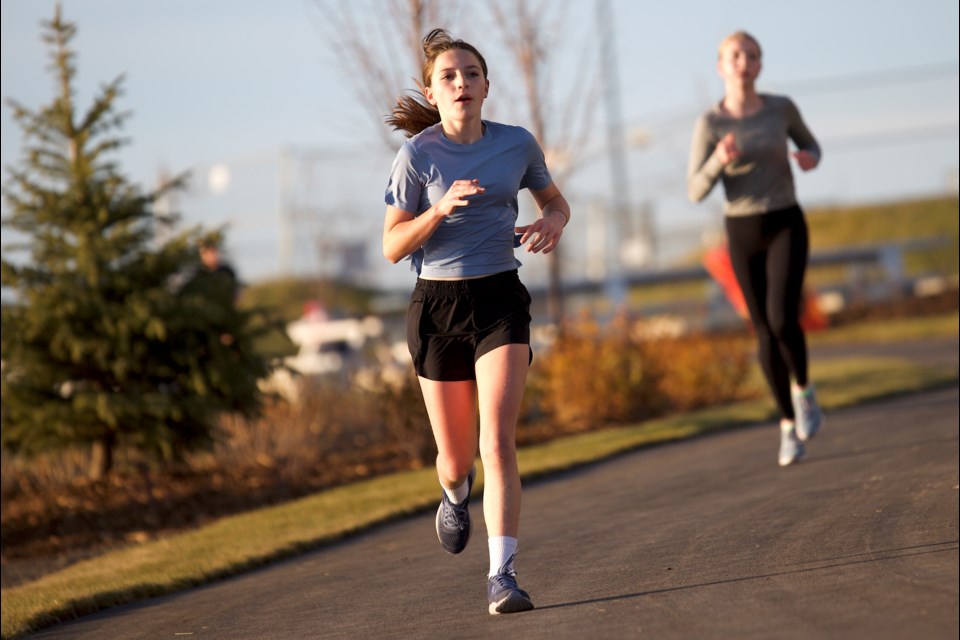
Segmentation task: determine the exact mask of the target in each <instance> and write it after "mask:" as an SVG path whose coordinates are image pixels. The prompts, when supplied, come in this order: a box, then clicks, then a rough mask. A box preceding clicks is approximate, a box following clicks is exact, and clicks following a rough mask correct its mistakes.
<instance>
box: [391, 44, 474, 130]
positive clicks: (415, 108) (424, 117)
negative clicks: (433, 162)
mask: <svg viewBox="0 0 960 640" xmlns="http://www.w3.org/2000/svg"><path fill="white" fill-rule="evenodd" d="M422 44H423V56H424V58H423V69H422V70H421V72H422V76H423V84H422V85H421V90H422V89H423V88H424V87H429V86H430V83H431V82H432V81H433V67H434V63H436V61H437V57H438V56H439V55H440V54H442V53H444V52H446V51H451V50H453V49H459V50H462V51H469V52H470V53H472V54H473V55H475V56H477V60H478V61H479V62H480V68H481V69H483V77H484V79H486V78H487V61H486V60H484V59H483V56H482V55H480V52H479V51H478V50H477V48H476V47H474V46H473V45H472V44H470V43H468V42H464V41H463V40H457V39H454V38H452V37H450V34H448V33H447V32H446V31H444V30H443V29H434V30H433V31H431V32H430V33H428V34H427V35H426V37H425V38H424V39H423V42H422ZM386 122H387V124H388V125H390V126H392V127H393V128H394V130H396V131H403V132H404V133H406V135H407V137H408V138H409V137H411V136H414V135H416V134H418V133H420V132H421V131H423V130H424V129H426V128H427V127H429V126H432V125H435V124H437V123H438V122H440V112H439V111H438V110H437V108H436V107H434V106H433V105H431V104H430V103H429V102H427V101H426V98H424V96H423V93H422V92H421V93H419V94H414V95H404V96H400V97H399V98H397V104H396V105H394V107H393V110H392V111H391V113H390V115H389V116H387V117H386Z"/></svg>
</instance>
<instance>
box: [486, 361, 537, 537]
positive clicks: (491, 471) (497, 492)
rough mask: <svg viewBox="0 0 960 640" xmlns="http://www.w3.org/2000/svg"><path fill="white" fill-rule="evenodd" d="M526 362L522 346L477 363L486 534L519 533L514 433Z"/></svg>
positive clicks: (517, 479) (526, 367)
mask: <svg viewBox="0 0 960 640" xmlns="http://www.w3.org/2000/svg"><path fill="white" fill-rule="evenodd" d="M529 363H530V347H529V346H528V345H525V344H508V345H504V346H502V347H498V348H496V349H494V350H493V351H491V352H489V353H486V354H484V355H483V356H481V357H480V359H479V360H477V365H476V371H477V395H478V399H479V407H480V458H481V459H482V460H483V484H484V489H483V515H484V518H485V519H486V523H487V535H488V536H511V537H514V538H516V537H517V534H518V533H519V531H520V472H519V469H518V468H517V442H516V433H517V417H518V416H519V415H520V402H521V400H522V399H523V390H524V387H525V386H526V382H527V370H528V369H529Z"/></svg>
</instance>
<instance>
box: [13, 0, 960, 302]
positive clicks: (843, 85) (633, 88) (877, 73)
mask: <svg viewBox="0 0 960 640" xmlns="http://www.w3.org/2000/svg"><path fill="white" fill-rule="evenodd" d="M61 4H62V7H63V12H64V17H65V18H66V19H67V20H68V21H71V22H74V23H76V25H77V27H78V29H79V32H78V36H77V38H76V39H75V40H74V48H75V50H76V53H77V65H78V76H77V80H76V83H75V88H76V90H77V94H78V97H79V100H80V103H81V105H88V104H89V101H90V100H91V98H92V96H94V95H95V93H96V91H97V89H98V88H99V87H101V86H102V85H103V84H104V83H106V82H108V81H111V80H113V79H114V78H116V77H117V76H118V75H121V74H123V75H124V78H125V81H124V94H123V96H122V98H121V99H120V102H119V106H120V108H121V109H123V110H128V111H130V112H131V113H132V117H131V118H130V119H129V120H128V122H127V124H126V126H125V129H124V134H125V136H127V137H128V138H129V140H130V144H129V145H128V146H126V147H125V148H124V149H123V150H122V151H121V152H120V153H119V161H120V164H121V166H122V168H123V170H124V172H125V173H126V175H127V176H128V178H130V179H131V180H132V181H133V182H135V183H137V184H138V185H140V186H141V187H142V188H144V189H151V188H153V187H154V186H155V185H156V182H157V180H158V176H159V175H160V174H161V173H167V174H177V173H180V172H183V171H189V172H190V174H191V176H192V177H191V187H190V189H189V190H188V191H187V192H185V193H183V194H181V195H180V196H179V197H178V198H177V199H176V200H175V201H174V202H173V203H171V205H172V206H173V207H174V208H175V209H176V210H178V211H180V212H181V213H182V215H183V220H184V222H185V223H187V224H201V225H204V226H207V227H215V226H219V225H226V228H227V250H228V255H229V256H230V259H231V261H232V262H233V264H234V266H235V267H236V269H237V271H238V272H239V273H240V275H241V277H242V278H243V279H244V280H245V281H248V282H253V281H258V280H262V279H266V278H271V277H274V276H276V275H279V274H282V273H296V274H313V273H320V272H328V271H329V270H331V269H335V268H337V267H338V266H339V265H341V264H343V263H341V262H340V261H338V260H333V259H331V258H329V256H330V255H332V253H331V251H332V248H334V247H340V248H341V249H342V248H343V247H344V246H347V247H348V248H350V249H351V251H342V252H341V253H338V254H336V255H338V256H339V255H344V256H348V257H349V256H352V257H353V259H354V262H352V263H350V264H365V265H366V266H365V268H364V270H363V271H362V273H364V278H365V279H366V281H367V282H369V283H373V284H377V285H380V286H387V287H391V288H393V287H395V288H409V286H411V285H412V279H413V275H412V274H411V273H410V272H409V270H408V269H407V267H406V266H404V265H402V264H401V265H391V264H390V263H388V262H387V261H386V260H384V259H383V258H382V257H381V255H380V250H379V245H380V234H381V229H382V219H383V209H384V207H383V190H384V187H385V185H386V176H387V173H388V172H389V168H390V163H391V161H392V158H393V153H394V152H393V150H392V149H390V148H389V147H388V146H387V145H385V144H384V143H383V141H382V136H381V132H380V131H378V130H377V127H378V126H380V125H377V124H376V123H375V122H373V120H372V118H371V117H370V116H369V115H368V113H367V110H366V109H365V108H364V105H363V104H361V103H360V100H359V98H358V97H357V88H358V87H362V86H363V85H364V84H367V83H371V82H375V81H376V80H375V79H374V78H373V77H362V76H358V75H357V74H356V73H349V72H348V71H347V70H346V69H344V67H343V66H342V65H341V64H339V63H338V59H337V57H336V55H335V54H334V52H333V50H332V48H331V46H330V39H329V32H328V31H325V29H324V24H323V23H324V22H325V21H326V18H325V16H324V13H323V11H321V10H320V6H319V4H318V2H317V1H316V0H276V1H273V2H263V1H255V0H204V1H202V2H197V1H195V0H138V1H136V2H131V1H129V0H61ZM328 4H335V3H328ZM354 4H355V5H357V6H363V7H368V8H369V9H370V10H371V11H379V12H383V13H385V12H387V9H388V7H387V5H388V4H390V0H355V2H354ZM546 4H547V6H548V7H550V9H551V10H552V11H554V13H551V14H550V15H551V16H556V15H560V14H559V13H556V11H559V9H558V7H560V8H562V7H566V11H567V12H568V13H567V14H566V16H567V17H566V19H565V20H564V21H563V22H562V23H559V24H562V25H563V28H557V29H556V30H554V31H552V32H551V33H553V37H552V38H550V39H549V40H548V43H547V50H549V51H550V53H551V55H554V56H555V58H554V59H555V60H556V62H555V64H554V65H553V66H552V67H551V70H552V72H551V75H550V77H549V78H548V81H547V85H546V86H547V90H548V91H549V92H551V95H554V96H561V97H560V98H559V101H558V102H557V104H558V105H563V104H564V101H565V100H566V101H567V102H572V101H574V100H582V101H583V103H584V104H591V103H592V104H593V109H594V111H593V113H594V120H593V121H592V126H591V127H590V129H589V132H590V135H589V136H588V137H587V138H585V140H584V141H583V142H582V144H578V145H576V146H575V147H574V148H572V149H571V150H570V154H569V155H571V156H573V157H575V158H576V159H577V166H578V169H577V171H576V172H575V173H574V174H573V175H572V176H571V178H570V179H569V180H567V181H565V182H564V184H563V189H564V193H565V195H566V196H567V198H568V200H570V201H571V204H572V206H573V215H574V221H573V222H572V223H571V227H570V228H569V230H568V233H567V234H566V235H565V238H564V242H565V246H567V247H568V250H567V251H566V253H565V256H566V258H565V260H566V261H567V263H568V265H569V266H568V267H567V268H568V269H569V270H570V271H572V272H573V273H580V272H586V271H590V270H591V269H595V270H594V271H591V272H592V273H594V272H595V273H600V272H602V271H603V268H604V267H603V264H607V266H608V267H609V263H610V261H611V260H613V261H615V260H616V257H613V258H611V256H616V255H621V254H618V251H624V249H623V248H622V247H616V246H614V245H613V244H611V243H612V242H613V240H612V239H611V238H612V236H606V237H604V236H603V234H600V235H599V236H598V232H597V229H598V228H601V227H603V228H606V227H604V226H603V224H602V223H600V222H599V221H600V220H601V219H602V218H601V216H602V213H599V212H600V211H602V210H603V209H604V208H605V207H609V206H610V203H611V202H617V203H620V204H621V205H623V206H625V207H627V210H628V211H630V212H631V216H632V217H631V218H630V220H634V222H625V223H624V226H622V227H620V231H619V232H618V233H617V234H616V235H617V237H620V238H627V239H629V238H630V237H632V234H637V235H639V234H641V233H642V232H643V229H646V230H647V231H646V235H645V236H643V237H644V238H650V237H654V238H655V239H656V243H655V248H654V249H653V251H652V252H651V250H649V247H647V250H646V251H641V252H640V254H639V257H638V256H637V254H630V253H629V252H624V253H623V254H622V255H621V258H622V259H623V261H624V262H625V264H628V265H634V266H638V268H639V266H640V265H642V264H646V265H647V267H658V266H663V264H664V261H665V260H666V258H667V257H669V256H670V255H672V254H674V253H677V252H679V251H682V250H683V249H684V248H688V247H689V246H690V245H691V243H692V244H696V243H697V242H698V241H699V238H701V237H702V236H703V234H704V232H705V231H708V230H709V229H711V228H715V227H716V224H717V220H718V217H719V211H720V205H721V194H720V193H719V189H717V190H715V191H714V193H713V194H712V195H711V196H710V197H709V198H708V200H707V201H706V202H705V203H701V204H699V205H695V204H693V203H690V202H688V201H687V199H686V191H685V186H684V180H685V170H686V160H687V153H688V150H689V144H690V134H691V131H692V127H693V122H694V120H695V118H696V116H697V115H698V114H699V113H700V112H702V111H703V110H704V109H706V108H707V107H708V106H709V105H710V104H711V103H712V102H714V101H716V100H718V99H719V98H721V97H722V84H721V82H720V80H719V78H718V77H717V75H716V72H715V59H716V49H717V45H718V44H719V42H720V40H721V39H722V38H723V37H724V36H725V35H726V34H728V33H730V32H732V31H734V30H737V29H745V30H747V31H749V32H751V33H752V34H753V35H755V36H756V37H757V38H758V39H759V40H760V42H761V44H762V46H763V58H764V67H763V72H762V74H761V77H760V82H759V86H760V89H761V90H763V91H770V92H773V93H783V94H786V95H789V96H790V97H791V98H793V99H794V101H795V102H796V103H797V104H798V106H799V107H800V110H801V112H802V114H803V117H804V119H805V121H806V122H807V124H808V126H809V127H810V129H811V130H812V131H813V133H814V134H815V135H816V136H817V138H818V139H819V141H820V143H821V146H822V147H823V154H824V159H823V162H822V163H821V166H820V167H819V168H818V169H817V170H816V171H814V172H811V173H809V174H803V175H798V176H797V189H798V197H799V199H800V201H801V204H803V205H804V206H806V207H807V208H809V207H811V206H818V205H826V204H861V203H878V202H884V201H890V200H897V199H903V198H910V197H916V196H925V195H934V194H941V193H944V192H951V193H956V190H957V167H958V155H960V149H958V109H960V106H958V105H960V100H958V79H957V68H958V50H960V43H958V27H957V25H958V21H960V17H958V3H957V2H955V1H954V0H910V1H909V2H908V1H905V0H869V1H866V0H843V1H841V2H837V1H836V0H829V1H828V0H809V1H807V2H804V3H788V2H771V1H770V0H760V1H752V0H729V1H727V2H723V3H717V2H702V1H693V0H674V1H672V2H648V1H646V0H643V1H639V0H610V2H609V8H610V11H611V14H612V16H613V20H612V21H611V22H610V25H611V26H609V27H608V30H607V31H606V32H605V33H606V34H607V35H606V37H604V38H601V37H598V35H597V33H598V27H597V19H596V16H597V10H596V7H597V2H596V0H568V2H566V3H563V2H559V1H556V0H554V1H552V2H550V1H548V2H547V3H546ZM469 6H470V9H469V11H464V12H463V13H462V14H458V16H457V19H456V24H453V25H448V26H449V27H450V29H451V31H453V33H454V35H457V36H462V37H464V38H465V39H467V40H469V41H471V42H472V43H474V44H475V45H477V46H478V48H479V49H480V50H481V51H482V52H484V55H485V56H486V57H487V60H488V63H489V64H490V69H491V70H490V77H491V94H490V98H488V101H487V103H486V104H485V106H484V109H485V115H487V116H488V117H492V118H493V119H497V120H503V121H509V122H511V123H514V124H520V125H523V126H528V123H527V122H525V121H524V119H523V116H522V109H521V108H520V107H521V106H522V105H521V104H520V103H519V98H518V95H519V89H520V87H521V86H522V83H521V79H520V77H519V76H518V75H517V74H516V72H515V71H513V70H512V68H511V67H510V65H509V63H508V61H507V60H506V58H505V57H504V56H505V54H504V50H503V47H502V46H501V43H500V41H499V40H498V39H497V38H496V37H494V35H492V34H493V33H494V30H493V29H491V28H490V22H489V20H490V13H491V12H490V11H489V10H488V9H489V7H488V6H487V5H486V3H484V2H482V1H477V2H472V3H469ZM53 10H54V2H53V0H5V1H4V3H3V4H2V5H0V12H2V32H3V35H2V87H0V94H2V96H3V98H4V99H9V98H13V99H15V100H16V101H18V102H20V103H22V104H24V105H26V106H28V107H31V108H38V107H41V106H43V105H45V104H47V103H49V102H50V101H51V99H52V97H53V95H54V93H53V92H54V85H53V79H52V77H51V75H50V73H49V72H48V71H47V64H48V52H47V50H46V49H45V48H44V45H43V44H42V42H41V40H40V36H41V30H40V22H41V21H42V20H47V19H49V18H50V17H51V16H52V15H53ZM368 35H369V37H370V39H371V40H375V39H376V35H375V34H374V33H372V32H371V33H369V34H368ZM601 42H603V43H605V44H606V45H608V46H609V51H610V53H609V54H608V55H607V57H605V58H602V57H601V56H600V53H599V50H600V43H601ZM601 59H602V60H604V62H603V66H602V67H601V63H600V60H601ZM584 60H586V61H588V62H589V64H588V66H587V68H586V74H585V76H581V75H579V74H578V72H577V70H578V69H580V68H581V67H580V62H581V61H584ZM590 61H592V62H590ZM417 73H418V70H416V69H410V70H409V76H410V77H413V76H415V75H417ZM604 73H606V74H609V75H612V76H614V78H615V79H616V81H617V82H616V83H615V84H614V85H613V86H614V87H615V90H614V91H610V90H608V91H604V90H603V89H602V87H599V86H598V84H597V82H596V80H597V78H601V77H604V75H603V74H604ZM584 78H586V79H584ZM411 85H412V82H411ZM563 96H576V98H575V99H574V98H566V99H565V98H564V97H563ZM611 105H614V108H613V110H612V112H614V113H616V112H619V115H620V117H619V122H618V126H617V128H616V129H615V131H617V132H618V133H617V135H619V136H622V139H624V140H625V143H624V146H625V147H626V152H625V156H623V164H622V166H623V167H625V170H624V171H623V172H622V173H621V174H620V175H621V176H624V177H625V178H626V181H623V180H622V179H621V180H619V181H618V180H616V179H615V176H616V175H618V172H615V171H611V170H610V167H611V161H610V155H609V154H608V153H607V152H606V149H607V148H608V147H607V145H606V140H607V134H608V129H607V123H608V122H609V120H607V115H608V114H609V113H611ZM557 110H559V106H558V109H557ZM384 111H386V108H385V109H384ZM0 126H2V165H3V167H4V178H6V175H7V170H6V168H7V167H10V166H13V165H15V164H16V163H18V162H19V159H20V149H21V142H22V139H21V137H20V132H19V129H18V128H17V127H16V125H15V123H14V122H13V121H12V118H11V110H10V109H9V107H7V106H4V107H3V112H2V117H0ZM4 206H5V205H4ZM4 211H6V209H4ZM639 211H646V212H647V215H648V216H649V217H648V218H647V220H648V221H649V225H648V226H647V227H641V226H640V225H639V224H638V223H636V222H635V220H636V217H637V215H639V214H636V212H639ZM634 214H636V215H634ZM523 215H529V212H524V213H523ZM4 236H5V240H4V242H5V243H6V238H7V237H8V234H7V233H6V232H5V233H4ZM598 238H599V239H598ZM624 244H625V245H629V242H625V243H624ZM605 250H606V252H607V253H609V254H610V255H607V256H606V257H604V256H603V255H601V256H600V257H599V258H597V255H598V254H603V253H604V252H605ZM814 250H815V248H814ZM358 255H360V256H364V259H362V260H360V262H357V261H356V260H357V256H358ZM323 256H327V257H323ZM631 256H633V258H632V259H634V262H631ZM644 258H646V259H647V261H646V262H643V259H644ZM598 259H599V261H600V263H601V264H600V266H596V261H597V260H598ZM521 260H523V261H524V263H525V269H526V271H527V274H528V276H529V277H530V278H532V279H534V280H535V279H537V278H539V277H542V276H543V274H544V273H545V270H544V269H543V262H544V261H543V260H542V259H539V258H538V257H521ZM591 265H593V266H591ZM596 269H599V271H596Z"/></svg>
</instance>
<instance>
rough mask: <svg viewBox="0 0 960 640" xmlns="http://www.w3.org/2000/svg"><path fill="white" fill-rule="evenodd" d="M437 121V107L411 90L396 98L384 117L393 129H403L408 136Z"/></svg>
mask: <svg viewBox="0 0 960 640" xmlns="http://www.w3.org/2000/svg"><path fill="white" fill-rule="evenodd" d="M438 122H440V112H439V111H438V110H437V108H436V107H434V106H433V105H432V104H430V103H429V102H427V100H426V98H424V97H423V94H415V93H412V92H411V93H410V94H409V95H404V96H400V97H399V98H397V104H396V105H395V106H394V107H393V110H392V111H391V112H390V115H389V116H387V117H386V123H387V124H388V125H389V126H391V127H393V130H394V131H403V132H404V133H405V135H406V136H407V137H408V138H412V137H413V136H415V135H417V134H418V133H420V132H421V131H423V130H424V129H426V128H427V127H432V126H433V125H435V124H437V123H438Z"/></svg>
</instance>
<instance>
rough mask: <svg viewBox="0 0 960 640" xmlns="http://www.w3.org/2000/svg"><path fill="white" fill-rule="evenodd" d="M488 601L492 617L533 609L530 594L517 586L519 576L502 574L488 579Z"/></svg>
mask: <svg viewBox="0 0 960 640" xmlns="http://www.w3.org/2000/svg"><path fill="white" fill-rule="evenodd" d="M487 599H488V600H489V601H490V607H489V611H490V615H492V616H495V615H498V614H501V613H519V612H520V611H529V610H530V609H533V601H532V600H530V594H528V593H527V592H526V591H524V590H523V589H521V588H520V587H519V586H517V576H516V575H515V574H512V573H501V574H498V575H495V576H490V577H489V578H487Z"/></svg>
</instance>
